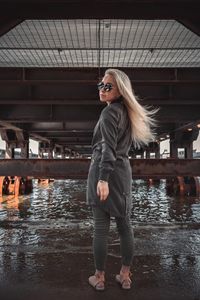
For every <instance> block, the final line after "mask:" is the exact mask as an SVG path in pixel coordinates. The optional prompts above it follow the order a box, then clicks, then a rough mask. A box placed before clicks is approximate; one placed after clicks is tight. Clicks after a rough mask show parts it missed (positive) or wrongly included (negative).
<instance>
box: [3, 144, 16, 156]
mask: <svg viewBox="0 0 200 300" xmlns="http://www.w3.org/2000/svg"><path fill="white" fill-rule="evenodd" d="M14 157H15V145H14V144H10V143H8V142H6V151H5V158H6V159H12V158H14Z"/></svg>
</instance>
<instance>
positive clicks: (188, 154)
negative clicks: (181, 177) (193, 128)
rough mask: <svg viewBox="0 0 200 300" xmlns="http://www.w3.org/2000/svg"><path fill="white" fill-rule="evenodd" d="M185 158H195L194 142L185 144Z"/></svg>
mask: <svg viewBox="0 0 200 300" xmlns="http://www.w3.org/2000/svg"><path fill="white" fill-rule="evenodd" d="M185 158H193V143H188V144H187V145H186V146H185Z"/></svg>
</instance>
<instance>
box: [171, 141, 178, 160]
mask: <svg viewBox="0 0 200 300" xmlns="http://www.w3.org/2000/svg"><path fill="white" fill-rule="evenodd" d="M177 157H178V145H177V143H176V142H174V141H173V140H170V158H177Z"/></svg>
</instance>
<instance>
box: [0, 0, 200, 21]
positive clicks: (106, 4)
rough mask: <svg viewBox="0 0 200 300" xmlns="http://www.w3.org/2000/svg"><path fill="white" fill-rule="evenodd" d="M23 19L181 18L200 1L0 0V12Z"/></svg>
mask: <svg viewBox="0 0 200 300" xmlns="http://www.w3.org/2000/svg"><path fill="white" fill-rule="evenodd" d="M5 15H6V16H12V17H13V18H22V19H46V20H47V19H110V17H111V15H112V18H116V19H117V18H120V19H183V18H191V19H192V18H198V17H199V2H198V1H195V0H191V1H188V0H185V1H182V2H180V1H163V0H148V1H130V0H129V1H124V0H116V1H107V0H101V1H98V0H93V1H91V0H90V1H88V0H86V1H84V0H79V1H78V0H76V1H56V0H49V1H48V0H46V1H19V0H12V1H11V3H10V1H5V0H3V1H1V9H0V16H5Z"/></svg>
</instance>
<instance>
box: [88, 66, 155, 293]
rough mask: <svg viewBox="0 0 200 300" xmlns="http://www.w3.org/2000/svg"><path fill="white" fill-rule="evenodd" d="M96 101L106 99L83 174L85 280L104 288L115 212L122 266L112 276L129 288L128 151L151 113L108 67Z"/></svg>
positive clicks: (145, 136) (145, 138) (145, 132)
mask: <svg viewBox="0 0 200 300" xmlns="http://www.w3.org/2000/svg"><path fill="white" fill-rule="evenodd" d="M98 89H99V97H100V101H101V102H104V103H107V106H106V107H105V108H104V109H103V110H102V112H101V115H100V118H99V121H98V123H97V125H96V127H95V129H94V134H93V140H92V149H93V152H92V159H91V164H90V169H89V174H88V188H87V202H88V203H89V204H90V205H91V206H92V211H93V217H94V237H93V253H94V263H95V268H96V271H95V274H94V275H93V276H90V277H89V283H90V285H92V286H93V287H94V288H95V289H96V290H99V291H101V290H104V288H105V285H104V284H105V262H106V257H107V239H108V233H109V226H110V217H115V220H116V224H117V229H118V233H119V237H120V246H121V255H122V266H121V270H120V273H119V274H118V275H116V280H117V282H119V283H120V284H121V286H122V288H123V289H130V288H131V279H130V274H131V273H130V266H131V262H132V258H133V232H132V228H131V223H130V211H131V183H132V176H131V175H132V172H131V167H130V163H129V158H128V152H129V149H130V147H131V144H132V142H134V144H135V146H136V147H140V145H142V144H148V142H149V141H152V140H153V139H154V136H153V133H152V131H151V125H154V120H153V118H152V115H153V114H154V112H148V111H147V110H146V109H145V108H143V107H142V106H141V105H140V104H139V103H138V102H137V100H136V97H135V96H134V93H133V91H132V87H131V82H130V80H129V78H128V76H127V75H126V74H125V73H124V72H122V71H120V70H117V69H108V70H107V71H106V72H105V75H104V77H103V79H102V81H101V82H100V83H99V84H98Z"/></svg>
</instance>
